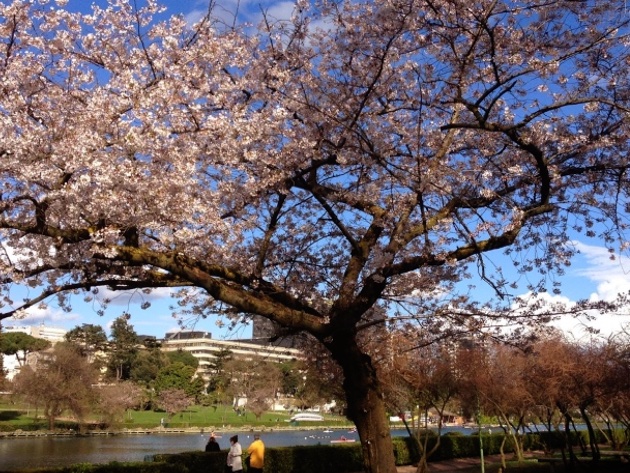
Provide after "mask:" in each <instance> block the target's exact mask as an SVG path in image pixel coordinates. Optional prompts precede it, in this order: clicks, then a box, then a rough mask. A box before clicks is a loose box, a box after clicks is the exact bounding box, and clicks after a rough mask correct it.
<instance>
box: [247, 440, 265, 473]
mask: <svg viewBox="0 0 630 473" xmlns="http://www.w3.org/2000/svg"><path fill="white" fill-rule="evenodd" d="M247 453H248V454H249V468H248V469H247V471H248V473H262V471H263V466H264V464H265V444H264V443H263V441H262V440H260V434H254V441H253V442H252V443H251V444H250V446H249V447H247Z"/></svg>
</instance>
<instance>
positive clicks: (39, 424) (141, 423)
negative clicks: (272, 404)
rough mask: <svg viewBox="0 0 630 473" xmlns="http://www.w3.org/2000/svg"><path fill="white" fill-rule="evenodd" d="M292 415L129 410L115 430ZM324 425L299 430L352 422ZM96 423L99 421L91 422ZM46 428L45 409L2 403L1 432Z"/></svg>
mask: <svg viewBox="0 0 630 473" xmlns="http://www.w3.org/2000/svg"><path fill="white" fill-rule="evenodd" d="M36 416H37V417H36ZM290 417H291V415H290V414H289V413H288V412H267V413H264V414H263V415H262V416H261V417H260V418H259V419H257V418H256V416H254V414H252V413H251V412H246V413H244V414H242V415H239V414H238V413H237V412H235V411H234V410H233V409H232V408H231V407H229V406H219V407H216V408H215V407H206V406H191V407H189V408H188V409H187V410H186V411H184V412H182V413H180V414H175V415H174V416H173V417H171V418H169V417H168V416H167V415H166V413H165V412H159V411H158V412H155V411H135V410H129V411H127V413H126V414H125V417H124V419H119V421H118V422H117V424H116V425H115V426H112V428H127V429H134V428H153V427H159V426H160V424H161V421H162V419H164V424H165V427H168V428H196V427H199V428H205V429H207V428H216V429H217V430H218V429H221V428H223V427H228V426H229V427H231V428H234V427H243V428H247V427H250V426H251V427H254V426H255V427H268V428H278V427H287V426H289V423H288V422H286V421H288V420H289V418H290ZM324 418H325V419H326V420H325V421H324V422H309V423H301V424H300V427H308V426H313V427H315V426H324V425H325V426H340V427H342V426H349V425H350V422H349V421H348V420H347V419H345V418H344V417H340V416H329V415H324ZM66 420H69V419H68V417H67V416H61V417H60V419H59V421H60V422H58V424H59V426H60V427H62V428H63V426H64V422H63V421H66ZM90 421H94V422H96V421H97V419H90ZM38 428H41V429H45V428H47V423H46V419H44V418H43V416H42V410H41V409H39V411H37V410H36V409H35V408H34V407H32V406H28V405H15V404H8V403H0V431H9V430H16V429H22V430H36V429H38Z"/></svg>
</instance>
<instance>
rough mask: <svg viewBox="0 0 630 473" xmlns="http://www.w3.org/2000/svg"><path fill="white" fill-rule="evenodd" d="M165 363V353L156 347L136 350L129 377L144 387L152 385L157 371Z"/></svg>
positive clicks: (166, 361)
mask: <svg viewBox="0 0 630 473" xmlns="http://www.w3.org/2000/svg"><path fill="white" fill-rule="evenodd" d="M167 364H168V359H167V357H166V354H165V353H163V352H162V351H161V350H160V349H159V348H157V347H156V348H148V349H145V350H138V352H137V354H136V356H135V358H134V362H133V365H132V366H131V370H130V372H129V379H130V380H131V381H133V382H134V383H138V384H140V385H142V386H144V387H145V388H150V387H153V385H154V383H155V380H156V379H157V376H158V373H159V372H160V370H161V369H162V368H164V367H165V366H166V365H167Z"/></svg>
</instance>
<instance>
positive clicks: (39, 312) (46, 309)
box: [3, 306, 81, 326]
mask: <svg viewBox="0 0 630 473" xmlns="http://www.w3.org/2000/svg"><path fill="white" fill-rule="evenodd" d="M24 313H25V315H24V317H9V318H8V319H5V320H4V321H3V323H4V325H9V324H10V323H13V322H19V325H42V324H44V325H50V326H63V325H66V324H67V323H68V322H72V321H76V323H79V321H80V319H81V316H80V315H79V314H77V313H75V312H70V313H68V312H64V311H63V310H61V309H58V308H54V307H50V306H37V307H30V308H28V309H26V310H25V311H24Z"/></svg>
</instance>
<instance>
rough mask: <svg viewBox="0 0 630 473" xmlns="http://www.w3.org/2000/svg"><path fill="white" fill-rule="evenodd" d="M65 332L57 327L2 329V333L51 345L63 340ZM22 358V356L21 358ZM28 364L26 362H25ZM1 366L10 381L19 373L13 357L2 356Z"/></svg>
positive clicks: (28, 326) (18, 366)
mask: <svg viewBox="0 0 630 473" xmlns="http://www.w3.org/2000/svg"><path fill="white" fill-rule="evenodd" d="M66 332H67V330H65V329H62V328H57V327H47V326H46V325H44V324H41V325H33V326H31V325H13V326H7V327H4V326H3V327H2V333H25V334H27V335H30V336H31V337H35V338H42V339H44V340H48V341H49V342H51V343H52V344H53V345H54V344H55V343H57V342H61V341H63V340H64V337H65V335H66ZM22 357H23V356H22ZM27 363H28V360H27ZM2 365H3V367H4V370H5V372H6V376H7V379H9V380H11V379H13V377H14V376H15V375H16V374H17V373H18V372H19V371H20V365H19V363H18V361H17V358H16V356H15V355H2Z"/></svg>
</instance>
